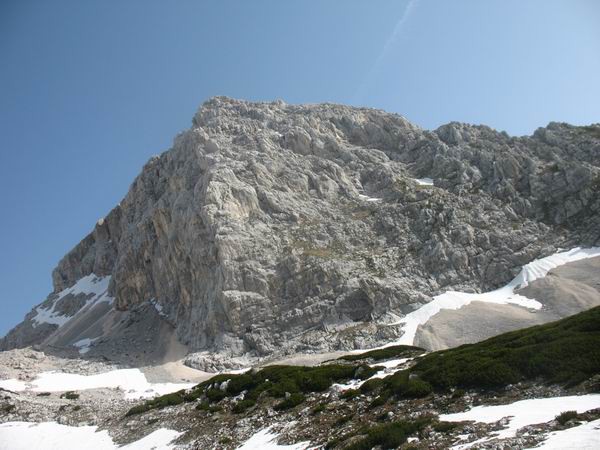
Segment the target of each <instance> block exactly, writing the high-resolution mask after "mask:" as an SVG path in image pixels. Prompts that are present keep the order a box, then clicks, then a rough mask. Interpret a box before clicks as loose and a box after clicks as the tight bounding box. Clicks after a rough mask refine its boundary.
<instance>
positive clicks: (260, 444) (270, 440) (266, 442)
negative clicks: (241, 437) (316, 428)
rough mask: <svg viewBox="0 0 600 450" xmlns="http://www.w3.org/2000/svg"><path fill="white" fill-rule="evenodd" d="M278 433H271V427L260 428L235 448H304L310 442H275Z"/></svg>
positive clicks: (285, 449) (242, 449)
mask: <svg viewBox="0 0 600 450" xmlns="http://www.w3.org/2000/svg"><path fill="white" fill-rule="evenodd" d="M278 437H279V435H278V434H276V433H273V431H272V427H268V428H265V429H263V430H260V431H259V432H258V433H255V434H254V435H253V436H252V437H250V439H248V440H247V441H246V442H244V443H243V444H242V445H241V446H240V447H238V448H237V450H306V449H307V448H308V447H309V445H310V442H299V443H298V444H292V445H279V444H277V438H278Z"/></svg>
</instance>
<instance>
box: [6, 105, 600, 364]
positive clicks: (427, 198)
mask: <svg viewBox="0 0 600 450" xmlns="http://www.w3.org/2000/svg"><path fill="white" fill-rule="evenodd" d="M599 165H600V126H598V125H593V126H588V127H575V126H570V125H567V124H561V123H551V124H550V125H548V127H546V128H540V129H538V130H537V131H536V132H535V133H534V134H533V135H532V136H529V137H511V136H509V135H507V134H506V133H504V132H497V131H495V130H493V129H491V128H488V127H486V126H472V125H465V124H459V123H450V124H447V125H444V126H442V127H440V128H438V129H437V130H434V131H427V130H423V129H421V128H419V127H417V126H415V125H412V124H411V123H410V122H408V121H407V120H406V119H405V118H403V117H401V116H399V115H395V114H389V113H385V112H382V111H377V110H372V109H366V108H352V107H346V106H340V105H330V104H322V105H300V106H296V105H287V104H285V103H283V102H281V101H277V102H273V103H249V102H244V101H238V100H232V99H229V98H223V97H217V98H213V99H211V100H209V101H207V102H206V103H205V104H204V105H202V107H201V108H200V109H199V111H198V112H197V114H196V115H195V117H194V118H193V121H192V127H191V128H190V129H189V130H186V131H184V132H182V133H181V134H180V135H178V136H177V137H176V139H175V140H174V143H173V146H172V148H171V149H170V150H168V151H166V152H165V153H163V154H161V155H160V156H156V157H154V158H152V159H151V160H150V161H149V162H148V163H147V164H146V165H145V166H144V168H143V170H142V172H141V174H140V175H139V176H138V177H137V178H136V179H135V181H134V182H133V184H132V186H131V188H130V190H129V192H128V193H127V195H126V196H125V198H124V199H123V200H122V201H121V203H120V204H119V205H117V206H116V207H115V208H114V209H113V210H112V211H110V212H109V213H108V214H107V215H106V217H104V218H103V219H101V220H99V221H98V223H97V224H96V226H95V228H94V230H93V231H92V232H91V233H90V234H89V235H88V236H87V237H85V238H84V239H83V240H82V241H81V242H80V243H79V244H78V245H77V246H76V247H75V248H74V249H73V250H72V251H71V252H69V253H68V254H67V255H66V256H65V257H64V258H63V259H62V260H61V261H60V262H59V264H58V266H57V267H56V269H55V270H54V271H53V274H52V278H53V283H54V292H53V293H52V294H51V295H50V296H49V297H48V299H47V300H46V302H45V303H43V304H42V308H46V309H48V310H52V311H54V312H55V313H56V314H59V315H62V316H61V317H67V318H68V317H72V316H73V315H75V314H77V315H78V317H79V316H81V317H84V316H85V320H84V319H82V320H79V321H76V322H73V323H71V324H70V325H68V324H67V325H65V327H66V328H65V329H64V330H66V331H64V330H59V332H57V328H58V327H59V325H57V324H54V323H47V322H46V323H39V321H38V322H35V318H36V315H39V310H34V311H32V313H30V314H29V315H28V316H27V317H26V320H25V321H24V322H23V323H22V324H21V325H19V326H18V327H17V328H15V329H14V330H13V331H11V332H10V333H9V334H8V335H7V336H6V337H5V338H4V339H2V340H0V349H4V350H5V349H11V348H17V347H25V346H28V345H41V346H42V347H40V348H44V349H45V350H47V351H51V350H52V349H54V351H58V350H57V349H64V348H72V347H70V346H71V345H72V344H74V343H76V342H80V341H81V340H82V339H98V338H99V340H98V341H97V342H96V343H95V345H94V346H92V350H91V352H90V355H93V353H92V352H94V351H96V352H97V355H100V354H103V353H104V354H110V355H113V356H114V355H118V353H119V352H118V351H115V349H121V348H122V345H123V344H124V345H126V346H128V345H129V343H130V342H133V341H137V344H136V345H132V348H131V351H130V352H128V358H134V357H135V359H137V360H139V361H140V363H143V362H146V360H149V359H152V358H154V357H156V358H160V357H161V355H151V357H148V355H147V354H146V352H147V351H148V349H149V348H155V346H154V345H151V341H152V339H154V338H155V336H158V335H161V336H170V335H174V336H176V339H178V340H179V341H180V342H181V344H183V345H184V346H186V348H187V349H188V351H191V352H197V351H206V350H208V351H217V352H220V356H218V357H217V361H216V362H215V361H214V360H208V361H205V359H204V357H203V356H200V357H198V358H196V359H195V364H196V366H197V367H200V368H211V367H215V364H216V366H219V364H221V366H223V364H224V363H222V361H229V360H231V357H246V356H252V357H265V356H269V355H272V354H274V353H277V354H280V355H284V354H291V353H310V352H322V351H332V350H333V351H335V350H347V349H353V348H369V347H374V346H375V345H377V344H380V343H384V342H388V341H390V340H391V339H393V338H395V337H397V336H398V335H400V334H401V333H402V331H401V329H400V327H390V326H386V325H385V324H386V323H390V322H393V321H394V320H396V319H397V318H398V317H401V316H402V315H403V314H405V313H407V312H410V311H412V310H414V309H415V308H417V307H418V306H420V305H422V304H424V303H426V302H428V301H429V300H430V299H431V296H432V295H435V294H437V293H440V292H442V291H445V290H448V289H454V290H463V291H473V292H475V291H480V290H487V289H490V288H493V287H496V286H499V285H501V284H503V283H505V282H506V281H508V280H509V279H511V277H512V276H513V275H514V274H515V273H516V272H517V271H518V270H519V268H520V266H521V265H523V264H525V263H527V262H529V261H531V260H533V259H535V258H537V257H540V256H545V255H548V254H551V253H553V252H555V251H557V249H558V248H571V247H573V246H576V245H582V246H586V245H588V246H591V245H594V244H598V243H599V242H600V233H599V231H598V230H600V215H599V214H598V211H599V210H600V195H599V193H600V168H599ZM427 179H431V180H433V181H432V183H431V182H429V181H428V180H427ZM91 274H94V276H96V277H98V279H99V280H110V281H109V284H108V287H107V292H106V297H104V298H102V299H100V300H98V298H95V297H94V298H95V300H94V298H92V297H90V295H91V294H86V293H85V292H84V293H78V294H68V295H66V296H61V297H59V296H58V294H59V293H61V292H62V293H64V292H66V290H68V289H69V288H70V287H72V286H73V285H74V284H75V283H77V282H79V281H80V280H81V279H83V278H85V277H86V276H89V275H91ZM107 277H110V279H109V278H107ZM86 292H87V291H86ZM91 298H92V300H90V299H91ZM88 301H91V302H92V303H91V304H89V303H88ZM151 310H152V311H151ZM82 311H83V312H82ZM148 317H150V318H148ZM147 321H150V322H152V321H157V323H156V324H155V325H153V326H150V327H149V326H148V325H147V324H148V322H147ZM152 323H154V322H152ZM158 323H160V325H159V324H158ZM136 324H138V325H136ZM131 327H133V328H131ZM156 327H161V330H164V331H161V332H160V333H157V334H154V333H150V334H149V335H147V336H143V335H142V334H143V332H144V331H143V330H146V329H148V328H151V329H154V328H156ZM165 340H167V341H168V340H170V337H168V339H167V338H165V339H160V340H159V341H160V342H164V341H165ZM159 341H157V342H159ZM145 342H146V343H148V345H145V344H144V343H145ZM102 348H103V349H104V350H102V351H101V350H100V349H102ZM164 351H166V350H164ZM109 357H111V356H109ZM219 361H221V363H220V362H219ZM238 365H239V364H238Z"/></svg>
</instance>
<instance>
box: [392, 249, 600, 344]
mask: <svg viewBox="0 0 600 450" xmlns="http://www.w3.org/2000/svg"><path fill="white" fill-rule="evenodd" d="M595 256H600V247H592V248H587V249H582V248H580V247H577V248H574V249H572V250H569V251H567V252H561V253H555V254H554V255H550V256H547V257H545V258H541V259H536V260H534V261H532V262H530V263H529V264H527V265H525V266H523V268H522V269H521V272H520V273H519V275H517V276H516V277H515V278H514V279H513V280H512V281H511V282H510V283H508V284H507V285H506V286H504V287H502V288H500V289H496V290H495V291H491V292H485V293H482V294H469V293H466V292H456V291H447V292H444V293H443V294H440V295H437V296H435V297H434V298H433V300H432V301H431V302H429V303H427V304H425V305H423V306H422V307H420V308H419V309H417V310H416V311H413V312H411V313H409V314H407V315H406V316H405V317H403V318H402V319H400V320H399V321H398V322H395V323H393V324H392V325H399V324H404V334H403V335H402V337H401V338H400V339H399V340H398V341H396V342H393V343H390V344H388V345H387V346H390V345H398V344H404V345H413V342H414V339H415V334H416V332H417V328H418V326H419V325H422V324H425V323H427V321H428V320H429V319H431V317H433V316H434V315H436V314H437V313H438V312H440V311H441V310H442V309H459V308H461V307H463V306H466V305H468V304H469V303H471V302H474V301H480V302H487V303H498V304H509V303H512V304H515V305H519V306H523V307H525V308H532V309H540V308H541V307H542V304H541V303H540V302H538V301H537V300H532V299H529V298H527V297H524V296H522V295H519V294H516V293H515V290H517V289H520V288H523V287H525V286H527V285H528V284H529V283H531V282H532V281H534V280H537V279H538V278H543V277H545V276H546V275H547V274H548V272H549V271H550V270H552V269H554V268H556V267H558V266H562V265H563V264H567V263H569V262H573V261H578V260H581V259H586V258H593V257H595Z"/></svg>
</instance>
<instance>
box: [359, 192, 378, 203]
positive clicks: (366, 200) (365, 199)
mask: <svg viewBox="0 0 600 450" xmlns="http://www.w3.org/2000/svg"><path fill="white" fill-rule="evenodd" d="M358 198H360V199H361V200H364V201H365V202H380V201H381V200H382V199H381V198H376V197H369V196H368V195H364V194H358Z"/></svg>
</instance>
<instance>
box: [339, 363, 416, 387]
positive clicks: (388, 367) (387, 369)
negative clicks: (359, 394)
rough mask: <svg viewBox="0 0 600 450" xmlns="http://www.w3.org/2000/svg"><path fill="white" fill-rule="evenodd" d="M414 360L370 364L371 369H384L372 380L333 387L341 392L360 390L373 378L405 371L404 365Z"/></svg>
mask: <svg viewBox="0 0 600 450" xmlns="http://www.w3.org/2000/svg"><path fill="white" fill-rule="evenodd" d="M412 359H414V358H399V359H391V360H389V361H385V362H382V363H374V364H370V367H376V366H381V367H383V369H381V370H379V371H378V372H376V373H375V375H373V376H371V377H370V378H367V379H366V380H350V381H349V382H348V383H346V384H341V383H334V384H333V385H332V386H331V387H332V388H333V389H336V390H338V391H341V392H343V391H347V390H348V389H358V388H359V387H361V386H362V385H363V384H364V383H366V382H367V381H369V380H372V379H373V378H385V377H387V376H388V375H393V374H395V373H396V372H398V371H400V370H402V369H403V367H404V363H406V362H407V361H411V360H412Z"/></svg>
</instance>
